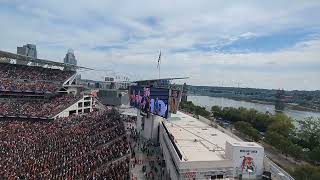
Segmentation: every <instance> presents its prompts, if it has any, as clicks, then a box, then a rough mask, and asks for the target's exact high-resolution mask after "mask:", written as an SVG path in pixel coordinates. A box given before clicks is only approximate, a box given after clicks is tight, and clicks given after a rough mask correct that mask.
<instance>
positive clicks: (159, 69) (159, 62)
mask: <svg viewBox="0 0 320 180" xmlns="http://www.w3.org/2000/svg"><path fill="white" fill-rule="evenodd" d="M160 65H161V61H159V79H160Z"/></svg>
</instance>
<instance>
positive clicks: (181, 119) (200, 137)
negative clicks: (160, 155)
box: [164, 111, 255, 161]
mask: <svg viewBox="0 0 320 180" xmlns="http://www.w3.org/2000/svg"><path fill="white" fill-rule="evenodd" d="M164 124H165V126H166V128H167V129H168V131H169V133H171V134H172V135H173V137H174V141H175V143H176V145H177V147H178V149H179V151H180V152H181V154H182V159H183V160H184V161H223V160H226V157H225V146H226V142H227V141H228V142H230V143H233V144H239V145H247V144H248V142H240V141H239V140H237V139H235V138H233V137H231V136H230V135H228V134H226V133H224V132H222V131H220V130H218V129H216V128H214V127H212V126H210V125H208V124H206V123H204V122H201V121H200V120H198V119H196V118H194V117H192V116H190V115H187V114H184V113H182V112H179V111H178V112H177V114H171V117H170V118H168V120H167V121H164ZM251 144H255V143H251Z"/></svg>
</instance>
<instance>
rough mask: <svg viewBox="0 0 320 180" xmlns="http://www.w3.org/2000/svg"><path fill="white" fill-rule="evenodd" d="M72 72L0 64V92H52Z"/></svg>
mask: <svg viewBox="0 0 320 180" xmlns="http://www.w3.org/2000/svg"><path fill="white" fill-rule="evenodd" d="M74 73H75V72H74V71H62V70H59V69H50V68H43V67H36V66H27V65H16V64H6V63H0V91H22V92H25V91H32V92H54V91H56V90H57V89H58V88H59V86H61V84H62V83H63V81H65V80H67V78H69V77H71V76H72V74H74Z"/></svg>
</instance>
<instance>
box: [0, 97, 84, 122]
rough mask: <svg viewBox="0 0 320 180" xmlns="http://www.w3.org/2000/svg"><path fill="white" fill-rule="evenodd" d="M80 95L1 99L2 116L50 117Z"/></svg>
mask: <svg viewBox="0 0 320 180" xmlns="http://www.w3.org/2000/svg"><path fill="white" fill-rule="evenodd" d="M78 99H79V97H75V96H73V95H67V94H65V95H59V96H55V97H53V98H51V99H49V100H47V101H39V100H20V99H14V98H12V99H9V100H4V101H2V102H1V101H0V115H1V116H17V117H24V116H27V117H39V118H40V117H45V118H46V117H49V116H51V115H55V114H57V113H58V112H59V111H61V110H63V109H64V108H66V107H67V106H68V105H71V104H72V103H75V101H77V100H78Z"/></svg>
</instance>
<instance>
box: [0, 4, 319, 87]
mask: <svg viewBox="0 0 320 180" xmlns="http://www.w3.org/2000/svg"><path fill="white" fill-rule="evenodd" d="M319 9H320V3H319V1H311V0H310V1H303V2H301V1H289V0H288V1H281V2H278V1H266V2H253V1H241V2H240V1H211V0H204V1H191V0H179V1H169V0H168V1H153V0H142V1H131V0H130V1H129V0H128V1H124V0H120V1H117V3H114V1H105V0H92V1H86V0H78V1H62V0H56V1H41V0H33V1H28V2H27V3H21V2H20V1H17V0H10V1H9V0H2V1H1V2H0V10H1V11H0V22H2V24H5V26H3V27H2V28H1V30H0V39H1V45H0V49H3V50H9V51H13V52H14V51H15V50H16V46H18V45H22V44H25V43H36V44H37V47H38V51H39V56H40V57H41V58H48V59H53V60H62V58H63V57H64V55H65V53H66V51H67V49H68V48H73V49H75V52H76V56H77V58H78V60H79V63H80V64H81V65H85V66H91V67H97V68H98V67H100V68H101V67H105V68H108V67H112V69H114V70H115V71H118V72H126V71H131V72H134V73H133V76H135V77H136V78H139V77H144V78H147V77H155V76H156V75H157V73H156V72H155V71H156V69H155V65H154V64H155V63H156V59H157V55H158V51H159V49H161V50H162V51H163V59H162V66H163V75H166V76H170V75H171V76H173V75H174V76H185V75H186V76H191V77H192V78H191V79H190V80H189V82H190V83H193V84H203V85H204V84H209V85H221V84H222V83H221V82H223V81H224V82H225V84H228V82H229V84H232V83H231V82H242V83H243V84H247V85H248V86H249V85H250V86H251V87H268V88H277V87H279V85H281V86H283V88H297V89H301V88H308V89H315V88H318V89H319V88H320V85H319V83H317V80H316V78H314V76H318V75H319V76H320V74H319V73H318V72H315V70H314V69H312V68H310V70H309V71H311V72H308V69H307V68H305V69H301V70H299V69H296V67H297V66H299V65H302V66H306V67H308V64H310V66H312V65H315V66H319V64H320V62H319V61H320V60H319V59H320V58H319V56H320V53H319V52H318V51H319V48H320V41H319V38H318V39H317V38H314V39H315V40H308V41H305V42H302V43H298V44H296V45H293V47H292V48H289V49H285V50H281V51H276V52H268V53H261V52H260V53H257V52H251V53H250V52H249V53H246V54H240V53H238V54H236V53H235V54H224V53H221V52H219V51H218V50H217V51H212V52H211V51H208V52H206V51H201V50H199V49H197V47H196V46H197V45H205V46H208V47H210V48H213V49H214V47H219V46H222V45H226V44H230V43H232V42H234V41H236V40H238V39H250V38H253V37H259V36H263V35H270V34H272V33H275V32H279V31H290V30H292V29H319V28H320V21H316V20H315V19H317V18H320V13H319V12H320V11H319ZM148 17H153V18H154V19H155V20H156V26H151V25H149V24H148V22H144V20H145V19H146V18H148ZM103 46H122V47H124V48H123V49H117V48H115V49H106V50H105V51H97V50H94V48H96V47H103ZM176 50H178V51H179V50H181V52H176V53H173V52H174V51H176ZM135 65H140V66H141V67H143V68H144V69H143V70H141V71H139V72H137V71H136V66H135ZM133 66H134V67H135V69H134V68H132V67H133ZM170 66H171V67H172V68H173V67H174V68H175V69H172V68H170ZM165 68H167V69H168V70H166V69H165ZM228 68H229V69H232V70H228ZM264 68H265V69H266V70H265V71H268V68H269V69H270V72H259V70H261V69H264ZM281 68H284V71H283V72H280V71H279V69H281ZM290 69H291V70H290ZM245 71H247V72H245ZM294 71H297V72H296V73H293V72H294ZM143 73H145V74H143ZM310 73H311V74H310ZM96 74H97V75H95V77H98V78H100V76H101V73H96ZM138 74H139V75H138ZM296 80H299V81H303V82H304V84H305V85H304V86H300V84H297V83H296ZM308 84H309V85H308Z"/></svg>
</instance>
